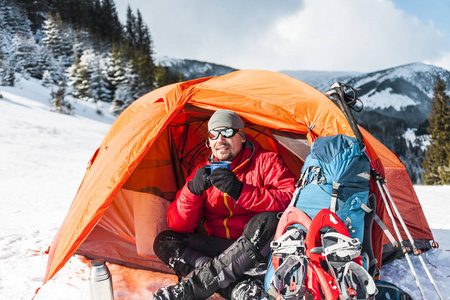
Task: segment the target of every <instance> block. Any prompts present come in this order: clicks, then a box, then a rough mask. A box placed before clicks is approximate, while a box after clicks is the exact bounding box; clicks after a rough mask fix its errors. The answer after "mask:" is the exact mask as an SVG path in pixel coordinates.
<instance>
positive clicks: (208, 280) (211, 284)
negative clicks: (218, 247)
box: [155, 212, 278, 300]
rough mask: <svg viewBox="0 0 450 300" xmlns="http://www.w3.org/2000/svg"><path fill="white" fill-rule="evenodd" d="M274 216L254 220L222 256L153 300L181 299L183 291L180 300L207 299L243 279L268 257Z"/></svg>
mask: <svg viewBox="0 0 450 300" xmlns="http://www.w3.org/2000/svg"><path fill="white" fill-rule="evenodd" d="M277 214H278V213H276V212H262V213H259V214H258V215H256V216H255V217H253V218H252V219H251V220H250V222H249V223H248V224H247V225H246V226H245V228H244V232H243V235H242V236H241V237H240V238H239V239H237V240H236V241H235V242H234V243H233V244H232V245H231V246H230V247H228V248H227V249H226V250H225V251H224V252H223V253H221V254H220V255H219V256H216V257H214V258H213V259H211V260H210V261H208V262H206V263H205V264H203V265H201V266H199V267H197V268H195V269H194V270H193V271H192V272H191V273H189V274H188V275H187V276H186V277H185V278H184V279H183V280H181V282H180V283H178V284H176V285H175V286H170V287H167V288H163V289H160V290H158V291H157V292H156V293H155V299H172V298H171V297H172V296H173V295H180V297H181V294H180V293H181V291H186V294H185V295H184V296H183V297H184V298H179V299H184V300H189V299H206V298H208V297H210V296H211V295H213V294H214V293H215V292H217V291H219V290H223V289H225V288H227V287H228V286H229V285H230V284H231V283H233V282H236V281H238V280H239V279H241V278H243V277H244V275H245V273H246V271H248V270H250V269H252V268H254V267H255V266H256V265H257V264H258V262H259V261H262V260H265V259H266V258H267V256H268V255H269V253H270V242H271V241H272V239H273V236H274V234H275V230H276V228H277V224H278V217H277ZM180 258H181V257H180ZM178 262H181V260H180V261H178ZM190 288H191V289H190ZM191 290H192V293H190V292H191ZM230 290H231V289H230ZM157 297H160V298H157ZM163 297H166V298H163ZM244 299H245V298H244Z"/></svg>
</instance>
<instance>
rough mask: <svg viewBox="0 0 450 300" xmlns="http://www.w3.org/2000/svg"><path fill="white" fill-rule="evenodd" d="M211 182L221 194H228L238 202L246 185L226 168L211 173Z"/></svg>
mask: <svg viewBox="0 0 450 300" xmlns="http://www.w3.org/2000/svg"><path fill="white" fill-rule="evenodd" d="M209 180H210V181H211V183H212V185H213V186H215V187H216V188H218V189H219V190H220V191H221V192H223V193H227V194H228V195H230V197H231V198H233V199H234V200H236V201H237V200H238V199H239V196H241V192H242V188H243V187H244V184H243V183H242V182H241V181H240V180H239V179H238V178H237V177H236V174H234V173H233V172H232V171H231V170H229V169H225V168H218V169H215V170H214V171H212V172H211V175H209Z"/></svg>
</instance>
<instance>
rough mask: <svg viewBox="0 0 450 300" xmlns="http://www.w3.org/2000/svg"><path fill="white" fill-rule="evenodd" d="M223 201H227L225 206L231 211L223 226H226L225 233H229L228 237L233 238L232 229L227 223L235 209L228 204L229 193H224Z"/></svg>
mask: <svg viewBox="0 0 450 300" xmlns="http://www.w3.org/2000/svg"><path fill="white" fill-rule="evenodd" d="M223 201H224V203H225V206H226V207H227V208H228V211H229V212H230V215H229V216H228V217H226V218H225V219H224V220H223V226H224V227H225V233H226V235H227V239H231V236H230V229H229V228H228V226H227V223H228V219H229V218H231V217H232V216H233V211H232V210H231V208H230V206H229V205H228V194H227V193H224V194H223Z"/></svg>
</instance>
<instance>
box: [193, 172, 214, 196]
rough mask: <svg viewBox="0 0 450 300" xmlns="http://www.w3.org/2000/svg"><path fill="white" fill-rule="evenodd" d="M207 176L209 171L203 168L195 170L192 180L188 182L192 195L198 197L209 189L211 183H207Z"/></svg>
mask: <svg viewBox="0 0 450 300" xmlns="http://www.w3.org/2000/svg"><path fill="white" fill-rule="evenodd" d="M208 176H209V170H207V169H206V168H205V167H201V168H199V169H197V171H196V172H195V175H194V178H192V180H191V181H189V182H188V188H189V190H190V191H191V193H192V194H195V195H197V196H200V195H201V194H203V193H204V192H205V191H206V190H207V189H209V188H210V187H211V181H209V178H208Z"/></svg>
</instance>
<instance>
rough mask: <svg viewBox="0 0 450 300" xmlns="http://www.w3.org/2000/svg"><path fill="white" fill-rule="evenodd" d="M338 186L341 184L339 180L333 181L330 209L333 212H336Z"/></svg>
mask: <svg viewBox="0 0 450 300" xmlns="http://www.w3.org/2000/svg"><path fill="white" fill-rule="evenodd" d="M340 186H341V184H340V183H339V182H335V181H333V190H332V191H331V203H330V210H331V211H332V212H334V213H336V206H337V198H338V190H339V187H340Z"/></svg>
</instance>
